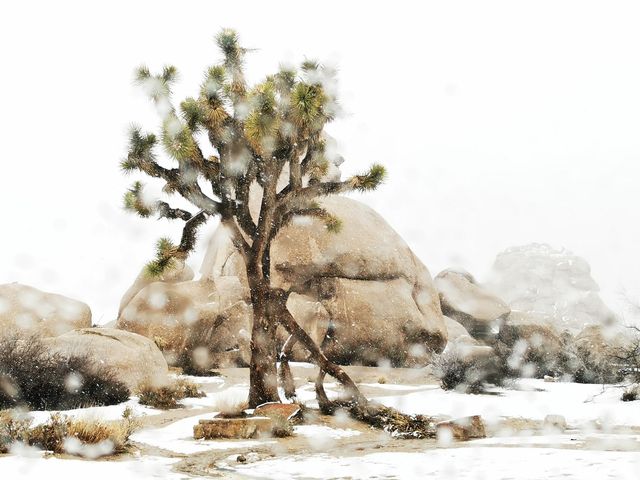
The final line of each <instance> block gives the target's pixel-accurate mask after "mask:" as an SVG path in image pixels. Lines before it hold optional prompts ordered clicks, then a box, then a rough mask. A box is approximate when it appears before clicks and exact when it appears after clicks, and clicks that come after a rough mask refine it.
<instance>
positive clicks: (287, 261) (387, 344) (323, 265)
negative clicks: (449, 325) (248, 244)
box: [201, 196, 447, 365]
mask: <svg viewBox="0 0 640 480" xmlns="http://www.w3.org/2000/svg"><path fill="white" fill-rule="evenodd" d="M318 203H320V204H321V205H322V206H323V207H324V208H325V209H326V210H328V211H329V212H330V213H331V214H333V215H334V216H336V217H338V218H339V219H340V220H341V221H342V229H341V230H340V231H339V232H337V233H332V232H329V231H328V230H327V229H326V227H325V225H324V223H323V222H321V221H320V220H318V219H316V218H310V217H298V218H294V220H293V221H292V222H290V223H289V224H288V225H287V226H286V227H284V228H283V229H282V230H281V231H280V232H279V233H278V235H277V236H276V238H275V239H274V241H273V244H272V247H271V279H272V284H273V286H274V287H280V288H283V289H286V290H292V291H295V292H297V293H299V294H300V295H302V296H303V297H304V302H305V305H302V306H301V307H300V308H297V309H296V308H293V307H292V305H291V304H288V307H289V308H290V311H291V313H292V315H294V317H295V318H296V319H297V320H298V321H299V322H300V323H303V324H305V325H307V328H308V329H309V330H308V331H309V333H310V334H311V335H312V337H314V338H315V339H317V340H322V339H325V337H326V336H328V337H329V338H327V339H326V340H327V341H325V342H324V343H325V346H326V347H327V352H328V354H329V356H330V357H331V358H332V359H334V360H337V361H341V362H343V363H364V364H375V363H377V362H379V361H387V360H389V361H391V362H392V363H393V364H395V365H412V364H415V363H424V362H426V361H427V360H428V352H440V351H441V350H442V349H443V348H444V346H445V344H446V339H447V333H446V328H445V325H444V320H443V318H442V312H441V310H440V301H439V298H438V293H437V291H436V290H435V289H434V287H433V283H432V280H431V276H430V274H429V271H428V270H427V268H426V267H425V266H424V265H423V264H422V263H421V262H420V260H419V259H418V258H416V256H415V255H414V254H413V252H412V251H411V249H410V248H409V247H408V245H407V244H406V243H405V242H404V240H402V238H401V237H400V236H399V235H398V234H397V233H396V232H395V231H394V230H393V229H392V228H391V227H390V226H389V224H388V223H387V222H386V221H385V220H384V219H383V218H382V217H381V216H380V215H378V214H377V213H376V212H375V211H373V210H372V209H371V208H369V207H367V206H366V205H364V204H362V203H361V202H358V201H356V200H352V199H349V198H346V197H341V196H331V197H324V198H321V199H319V200H318ZM201 273H202V276H203V278H208V279H211V280H212V281H213V282H214V283H216V284H217V283H218V282H220V281H221V280H223V279H224V278H228V277H232V278H237V279H238V280H239V281H240V282H241V283H242V284H243V285H245V286H246V275H245V267H244V263H243V260H242V258H241V256H240V255H239V254H238V253H237V252H236V251H235V249H234V248H233V245H231V241H230V237H229V234H228V232H226V231H225V230H224V229H223V228H219V229H218V230H217V232H216V233H215V234H214V236H213V238H212V240H211V242H210V244H209V248H208V250H207V253H206V256H205V259H204V261H203V265H202V268H201ZM298 300H299V299H298ZM298 300H296V302H297V301H298ZM316 304H319V305H316ZM320 307H322V308H320ZM310 309H311V310H315V311H316V312H318V318H317V320H316V321H315V325H313V323H314V321H313V320H310V314H309V311H310ZM324 312H326V314H325V313H324ZM327 314H328V320H327Z"/></svg>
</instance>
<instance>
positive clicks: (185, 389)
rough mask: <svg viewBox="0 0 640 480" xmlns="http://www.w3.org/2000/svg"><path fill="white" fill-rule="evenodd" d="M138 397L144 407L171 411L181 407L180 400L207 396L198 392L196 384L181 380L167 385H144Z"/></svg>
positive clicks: (139, 389) (139, 390) (140, 388)
mask: <svg viewBox="0 0 640 480" xmlns="http://www.w3.org/2000/svg"><path fill="white" fill-rule="evenodd" d="M138 396H139V400H140V403H141V404H142V405H147V406H149V407H153V408H160V409H162V410H169V409H171V408H178V407H180V404H178V401H179V400H182V399H184V398H201V397H204V396H206V394H205V393H204V392H202V391H200V390H198V386H197V385H196V384H195V383H193V382H191V381H189V380H186V379H183V378H181V379H178V380H176V381H175V382H172V383H168V384H166V385H154V384H150V383H145V384H142V385H141V386H140V387H139V388H138Z"/></svg>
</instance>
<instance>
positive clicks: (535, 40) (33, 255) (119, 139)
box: [0, 0, 640, 322]
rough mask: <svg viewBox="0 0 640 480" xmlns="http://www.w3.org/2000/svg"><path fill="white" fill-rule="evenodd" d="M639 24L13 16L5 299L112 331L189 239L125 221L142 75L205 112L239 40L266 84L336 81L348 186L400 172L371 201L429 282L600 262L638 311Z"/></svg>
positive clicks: (205, 8)
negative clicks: (51, 308)
mask: <svg viewBox="0 0 640 480" xmlns="http://www.w3.org/2000/svg"><path fill="white" fill-rule="evenodd" d="M639 24H640V4H638V3H637V2H610V1H602V2H587V1H576V2H568V1H567V2H562V1H550V2H545V1H536V2H521V1H513V0H512V1H505V2H475V1H474V2H457V1H447V2H408V1H406V2H405V1H394V2H381V3H379V4H376V3H375V2H345V1H342V2H334V1H326V0H325V1H322V2H302V1H297V2H280V1H268V2H263V1H261V2H257V1H256V2H246V1H244V2H243V1H234V2H231V1H229V2H214V1H203V2H200V1H180V2H178V1H173V2H164V1H157V0H156V1H135V2H131V1H130V2H118V1H109V2H100V4H98V3H97V2H86V1H85V2H66V1H60V0H58V1H56V2H50V1H40V2H33V1H24V0H23V1H20V2H3V3H2V6H0V45H1V47H0V51H1V52H2V53H1V59H2V62H1V67H0V68H1V69H2V73H1V75H0V108H1V109H2V110H1V111H2V115H1V116H0V132H2V133H1V135H2V136H1V139H2V150H1V152H2V153H1V156H2V160H1V162H2V170H1V173H0V179H1V183H0V204H1V205H2V206H3V209H2V222H1V223H0V226H1V227H0V228H1V233H2V235H1V237H0V247H1V248H0V283H5V282H11V281H20V282H23V283H27V284H31V285H34V286H36V287H39V288H42V289H44V290H50V291H55V292H59V293H62V294H66V295H69V296H73V297H76V298H79V299H82V300H84V301H86V302H87V303H89V304H90V306H91V307H92V309H93V312H94V318H95V320H96V321H98V322H106V321H109V320H111V319H112V318H113V317H114V315H115V312H116V311H117V305H118V303H119V299H120V296H121V295H122V293H123V292H124V290H126V288H127V287H128V285H129V284H130V283H131V282H132V281H133V279H134V277H135V275H136V274H137V272H138V271H139V269H140V267H141V266H142V264H143V263H144V262H146V261H147V260H148V259H149V258H150V257H151V256H152V246H153V242H154V241H155V239H156V238H158V237H159V236H162V235H165V234H173V236H174V238H177V236H178V229H177V228H176V227H178V225H177V224H176V225H171V224H169V223H168V222H157V221H152V220H147V221H145V220H140V219H137V218H134V217H133V216H129V215H127V214H125V213H124V212H123V211H122V210H121V208H120V206H121V197H122V193H123V192H124V190H125V188H126V187H127V186H128V185H129V184H130V183H131V182H132V181H133V179H134V178H135V177H134V178H124V177H123V176H122V175H121V173H120V172H119V169H118V161H119V160H120V159H121V158H122V157H123V155H124V153H125V144H126V135H125V133H126V129H127V126H128V124H129V123H130V122H132V121H135V122H138V123H142V124H143V125H146V126H148V127H149V128H152V127H154V126H155V125H156V124H157V117H156V116H155V113H154V110H153V108H152V107H151V105H150V104H149V103H148V101H147V100H146V99H145V97H144V95H143V94H142V92H140V91H138V90H137V89H136V88H135V87H133V85H132V82H131V79H132V71H133V69H134V68H135V67H136V66H137V65H138V64H140V63H147V64H148V65H149V66H150V67H152V68H155V69H157V68H159V67H161V66H162V65H163V64H164V63H172V64H174V65H176V66H177V67H178V69H179V71H180V73H181V81H180V83H179V86H178V88H177V92H176V99H178V100H180V99H182V98H183V97H184V96H187V95H195V94H196V92H197V87H198V84H199V83H200V80H201V76H202V71H203V70H204V68H205V67H206V66H208V65H210V64H213V63H215V62H216V61H217V60H218V59H219V57H218V53H217V51H216V49H215V46H214V43H213V41H212V38H213V36H214V34H215V33H217V32H218V30H219V29H220V28H221V27H223V26H226V27H232V28H236V29H237V30H238V31H239V32H240V35H241V38H242V40H243V43H244V45H245V46H247V47H259V50H258V51H256V52H254V53H253V54H251V55H250V57H249V59H248V72H249V76H250V77H251V78H252V79H255V80H257V79H259V78H260V77H261V76H262V75H264V74H266V73H270V72H271V71H273V70H274V69H275V68H276V66H277V64H278V62H280V61H282V60H285V61H295V62H298V61H300V60H302V59H303V58H304V57H305V55H306V56H307V57H317V58H320V59H322V60H327V61H332V62H334V63H337V64H338V66H339V69H340V83H341V89H342V96H341V98H342V105H343V106H344V108H345V110H346V112H347V114H346V115H345V116H344V117H343V118H342V119H341V120H340V121H339V122H336V123H335V124H334V125H332V126H331V129H330V131H331V132H332V134H333V135H334V136H335V137H336V138H337V139H338V141H339V143H340V146H341V151H342V153H343V155H344V156H345V158H346V160H347V162H346V163H345V164H344V165H343V167H344V171H346V172H347V173H352V172H355V171H359V170H362V169H364V168H365V167H366V166H367V165H368V164H370V163H372V162H382V163H384V164H385V165H387V166H388V168H389V171H390V176H389V180H388V182H387V184H385V185H384V186H383V187H382V188H380V190H378V191H377V192H374V193H372V194H368V195H367V196H366V197H361V198H362V199H363V200H364V201H365V202H367V203H368V204H370V205H372V206H373V207H375V208H376V209H377V210H378V211H380V212H381V213H382V214H383V215H384V216H385V218H386V219H387V220H388V221H389V222H390V223H391V224H392V225H393V226H394V227H395V228H396V229H397V230H398V231H399V232H400V233H401V234H402V235H403V236H404V238H405V239H406V240H407V241H408V242H409V244H410V245H411V246H412V247H413V249H414V250H415V251H416V253H417V254H418V256H419V257H420V258H421V259H422V260H423V262H424V263H425V264H426V265H427V266H428V267H429V269H430V270H431V273H432V274H433V275H435V274H436V273H438V272H439V271H440V270H441V269H443V268H445V267H448V266H458V267H464V268H466V269H468V270H469V271H471V272H472V273H474V274H476V276H478V277H479V278H480V279H482V278H483V277H485V276H486V274H487V273H488V271H489V269H490V266H491V264H492V262H493V260H494V258H495V255H496V254H497V253H498V252H500V251H501V250H503V249H504V248H507V247H509V246H512V245H519V244H524V243H530V242H546V243H549V244H551V245H553V246H555V247H566V248H568V249H570V250H572V251H573V252H574V253H576V254H578V255H581V256H583V257H584V258H586V259H587V260H588V261H589V262H590V264H591V266H592V271H593V276H594V278H595V279H596V281H597V282H599V283H600V285H601V286H602V288H603V290H604V291H605V294H606V297H607V299H608V300H609V301H610V302H615V301H616V295H618V294H619V293H620V292H621V291H622V290H623V289H626V290H627V291H629V292H630V293H631V294H632V295H636V296H637V295H639V294H640V287H639V286H638V282H637V272H639V271H640V252H639V251H638V239H639V238H640V222H639V221H638V214H637V207H638V204H639V202H638V201H639V200H640V193H638V189H637V187H636V184H637V179H638V177H639V173H640V167H638V161H639V160H640V135H639V133H640V28H638V25H639ZM200 257H201V255H200V256H198V255H196V257H194V259H193V265H194V267H195V268H198V267H199V259H200ZM614 306H615V305H614Z"/></svg>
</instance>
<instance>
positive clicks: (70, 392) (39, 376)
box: [0, 334, 129, 410]
mask: <svg viewBox="0 0 640 480" xmlns="http://www.w3.org/2000/svg"><path fill="white" fill-rule="evenodd" d="M128 398H129V389H128V388H127V387H126V385H124V384H123V383H122V382H120V381H119V380H117V378H116V377H115V375H114V373H113V372H112V371H111V370H109V369H108V368H106V367H104V366H101V365H96V364H95V362H94V361H93V360H92V359H91V358H89V357H87V356H73V357H65V356H63V355H60V354H58V353H53V352H51V351H50V350H49V348H48V347H47V345H46V344H45V343H44V342H43V341H42V340H41V339H40V338H39V337H37V336H24V335H18V334H13V335H3V336H2V338H0V409H2V408H15V407H26V408H29V409H34V410H68V409H72V408H80V407H87V406H94V405H114V404H117V403H121V402H124V401H126V400H127V399H128Z"/></svg>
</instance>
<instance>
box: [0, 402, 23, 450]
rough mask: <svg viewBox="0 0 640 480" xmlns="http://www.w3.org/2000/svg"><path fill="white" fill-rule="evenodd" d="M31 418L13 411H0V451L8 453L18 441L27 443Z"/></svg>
mask: <svg viewBox="0 0 640 480" xmlns="http://www.w3.org/2000/svg"><path fill="white" fill-rule="evenodd" d="M30 426H31V419H30V418H28V417H25V416H24V415H22V414H20V413H18V412H16V411H13V410H4V411H0V453H8V452H9V449H10V448H11V445H12V444H13V443H16V442H21V443H27V439H28V433H29V427H30Z"/></svg>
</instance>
